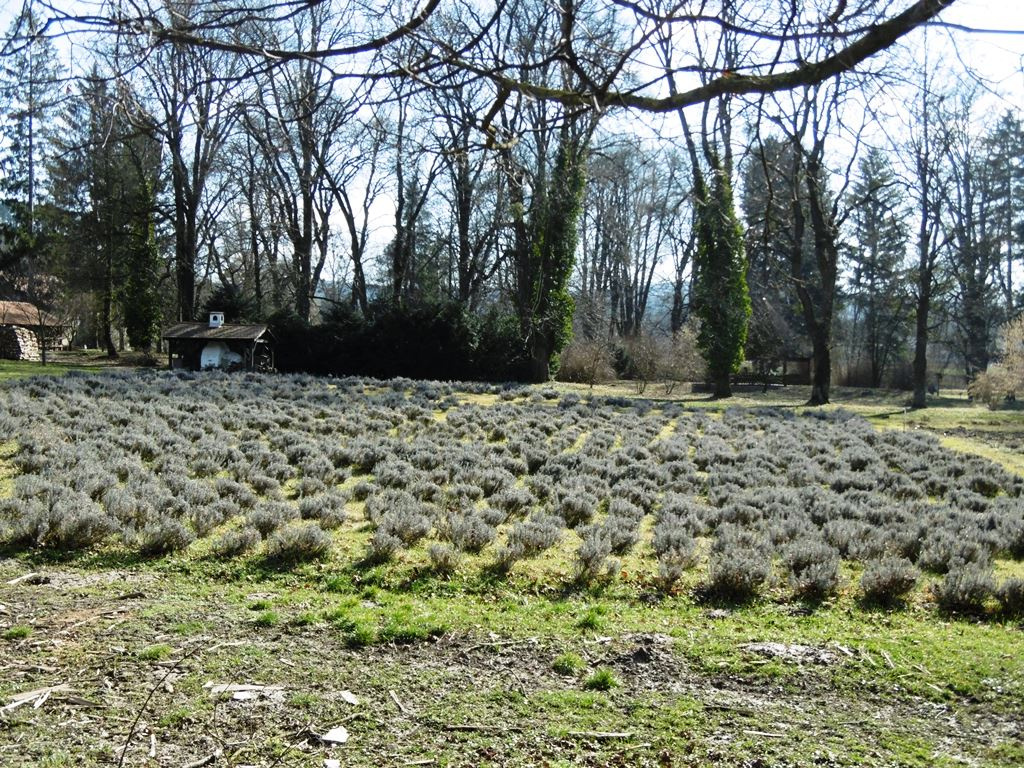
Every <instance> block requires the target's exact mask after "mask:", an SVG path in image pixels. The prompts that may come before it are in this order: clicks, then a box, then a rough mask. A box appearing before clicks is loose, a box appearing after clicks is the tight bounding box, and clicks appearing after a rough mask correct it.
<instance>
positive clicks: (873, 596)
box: [860, 555, 919, 606]
mask: <svg viewBox="0 0 1024 768" xmlns="http://www.w3.org/2000/svg"><path fill="white" fill-rule="evenodd" d="M918 576H919V573H918V571H917V569H916V568H914V566H913V564H912V563H911V562H910V561H909V560H907V559H905V558H902V557H897V556H895V555H889V556H887V557H883V558H880V559H877V560H870V561H868V563H867V564H866V565H865V566H864V573H863V574H861V577H860V591H861V594H862V595H863V598H864V600H865V601H866V602H868V603H875V604H877V605H886V606H891V605H895V604H896V603H897V602H899V601H900V600H902V599H903V598H904V597H905V596H906V595H907V594H908V593H909V592H910V591H911V590H912V589H913V588H914V587H915V586H916V585H917V579H918Z"/></svg>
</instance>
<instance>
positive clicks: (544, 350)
mask: <svg viewBox="0 0 1024 768" xmlns="http://www.w3.org/2000/svg"><path fill="white" fill-rule="evenodd" d="M529 344H530V381H531V382H533V383H534V384H544V383H546V382H548V381H550V380H551V340H550V339H548V338H547V337H546V336H545V335H544V334H541V333H539V332H534V333H533V335H532V336H531V337H530V342H529Z"/></svg>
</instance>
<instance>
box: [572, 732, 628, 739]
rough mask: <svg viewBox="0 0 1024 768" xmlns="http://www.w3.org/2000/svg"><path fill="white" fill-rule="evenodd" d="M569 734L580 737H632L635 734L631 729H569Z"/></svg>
mask: <svg viewBox="0 0 1024 768" xmlns="http://www.w3.org/2000/svg"><path fill="white" fill-rule="evenodd" d="M566 735H567V736H575V737H576V738H578V739H632V738H633V734H632V733H630V732H629V731H621V732H620V731H569V733H568V734H566Z"/></svg>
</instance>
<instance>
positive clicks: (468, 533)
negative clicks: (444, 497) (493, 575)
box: [448, 515, 498, 552]
mask: <svg viewBox="0 0 1024 768" xmlns="http://www.w3.org/2000/svg"><path fill="white" fill-rule="evenodd" d="M448 525H449V529H448V536H449V538H450V540H451V542H452V544H453V545H454V546H455V548H456V549H458V550H460V551H462V552H479V551H480V550H482V549H483V548H484V547H486V546H487V545H488V544H490V543H491V542H492V541H494V537H495V536H497V535H498V531H497V529H496V528H495V527H494V526H492V525H489V524H488V523H487V522H485V521H484V520H482V519H480V518H479V517H477V516H475V515H453V516H452V517H451V518H449V523H448Z"/></svg>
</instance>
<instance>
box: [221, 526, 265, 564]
mask: <svg viewBox="0 0 1024 768" xmlns="http://www.w3.org/2000/svg"><path fill="white" fill-rule="evenodd" d="M259 543H260V533H259V531H257V530H256V529H255V528H239V529H236V530H233V531H226V532H224V533H223V534H221V536H220V537H218V538H217V539H216V540H215V541H214V542H213V545H212V546H211V547H210V552H211V553H212V554H213V556H214V557H219V558H223V559H225V560H226V559H227V558H229V557H237V556H239V555H244V554H245V553H246V552H250V551H252V550H253V549H255V548H256V547H258V546H259Z"/></svg>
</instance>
